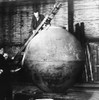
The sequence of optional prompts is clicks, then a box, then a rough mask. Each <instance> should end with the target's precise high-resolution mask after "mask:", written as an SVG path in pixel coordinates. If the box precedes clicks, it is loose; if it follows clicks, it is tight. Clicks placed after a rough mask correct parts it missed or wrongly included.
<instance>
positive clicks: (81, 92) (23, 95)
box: [13, 83, 99, 100]
mask: <svg viewBox="0 0 99 100" xmlns="http://www.w3.org/2000/svg"><path fill="white" fill-rule="evenodd" d="M13 96H14V100H35V99H41V98H43V99H44V98H50V99H54V100H99V84H98V83H97V84H82V85H76V86H74V88H71V89H69V90H68V91H66V93H64V94H56V93H44V92H42V91H41V90H39V89H38V88H37V87H35V86H32V85H15V86H14V91H13Z"/></svg>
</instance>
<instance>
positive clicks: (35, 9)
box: [33, 7, 39, 17]
mask: <svg viewBox="0 0 99 100" xmlns="http://www.w3.org/2000/svg"><path fill="white" fill-rule="evenodd" d="M33 12H34V16H35V17H39V10H38V8H37V7H35V8H34V9H33Z"/></svg>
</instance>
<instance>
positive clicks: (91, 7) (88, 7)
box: [74, 0, 99, 38]
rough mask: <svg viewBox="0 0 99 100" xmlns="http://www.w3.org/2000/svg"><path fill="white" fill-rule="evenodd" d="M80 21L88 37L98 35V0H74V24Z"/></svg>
mask: <svg viewBox="0 0 99 100" xmlns="http://www.w3.org/2000/svg"><path fill="white" fill-rule="evenodd" d="M81 22H84V24H85V34H86V36H87V37H88V38H97V37H99V0H74V25H75V24H76V23H81Z"/></svg>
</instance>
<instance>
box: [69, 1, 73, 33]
mask: <svg viewBox="0 0 99 100" xmlns="http://www.w3.org/2000/svg"><path fill="white" fill-rule="evenodd" d="M73 1H74V0H68V31H69V32H70V33H73V32H74V27H73V23H74V18H73V17H74V2H73Z"/></svg>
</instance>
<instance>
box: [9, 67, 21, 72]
mask: <svg viewBox="0 0 99 100" xmlns="http://www.w3.org/2000/svg"><path fill="white" fill-rule="evenodd" d="M20 69H21V68H18V69H15V70H11V71H10V72H12V73H14V72H17V71H19V70H20Z"/></svg>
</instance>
